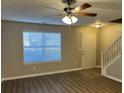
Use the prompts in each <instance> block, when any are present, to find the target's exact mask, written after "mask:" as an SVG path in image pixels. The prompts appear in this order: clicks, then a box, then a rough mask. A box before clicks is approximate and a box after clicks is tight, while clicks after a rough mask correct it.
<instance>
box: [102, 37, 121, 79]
mask: <svg viewBox="0 0 124 93" xmlns="http://www.w3.org/2000/svg"><path fill="white" fill-rule="evenodd" d="M121 40H122V39H121V35H119V36H118V37H117V38H115V39H114V40H113V41H112V42H111V43H110V44H109V45H108V46H107V47H105V49H104V50H103V51H102V52H101V74H102V75H103V76H106V77H111V76H109V75H108V74H107V71H108V70H109V69H108V68H110V67H111V66H112V65H113V64H114V63H115V62H118V61H117V60H118V59H121V51H122V47H121V44H122V43H121ZM115 69H118V68H115ZM113 73H114V72H113ZM120 73H121V72H120ZM113 78H115V77H113Z"/></svg>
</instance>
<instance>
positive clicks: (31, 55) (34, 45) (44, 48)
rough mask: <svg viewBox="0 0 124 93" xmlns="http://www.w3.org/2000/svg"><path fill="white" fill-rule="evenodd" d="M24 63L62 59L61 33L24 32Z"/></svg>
mask: <svg viewBox="0 0 124 93" xmlns="http://www.w3.org/2000/svg"><path fill="white" fill-rule="evenodd" d="M23 56H24V57H23V60H24V63H26V64H27V63H36V62H53V61H57V62H59V61H61V34H60V33H44V32H23Z"/></svg>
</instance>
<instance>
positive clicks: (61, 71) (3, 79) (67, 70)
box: [1, 68, 82, 81]
mask: <svg viewBox="0 0 124 93" xmlns="http://www.w3.org/2000/svg"><path fill="white" fill-rule="evenodd" d="M77 70H82V68H74V69H66V70H59V71H53V72H46V73H39V74H33V75H24V76H17V77H7V78H2V79H1V81H6V80H14V79H22V78H29V77H36V76H43V75H50V74H57V73H64V72H71V71H77Z"/></svg>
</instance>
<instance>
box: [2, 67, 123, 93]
mask: <svg viewBox="0 0 124 93" xmlns="http://www.w3.org/2000/svg"><path fill="white" fill-rule="evenodd" d="M121 89H122V87H121V83H119V82H116V81H113V80H111V79H108V78H106V77H102V76H101V75H100V69H88V70H81V71H72V72H67V73H61V74H54V75H46V76H39V77H32V78H26V79H17V80H10V81H4V82H2V91H1V93H121V92H122V91H121Z"/></svg>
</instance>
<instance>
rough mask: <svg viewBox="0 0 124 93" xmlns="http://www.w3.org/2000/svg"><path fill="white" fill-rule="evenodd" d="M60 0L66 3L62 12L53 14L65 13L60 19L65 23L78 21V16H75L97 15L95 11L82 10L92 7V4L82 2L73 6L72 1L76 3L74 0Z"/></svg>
mask: <svg viewBox="0 0 124 93" xmlns="http://www.w3.org/2000/svg"><path fill="white" fill-rule="evenodd" d="M62 2H63V3H65V4H67V7H65V8H64V9H63V12H62V14H59V15H55V16H60V15H65V14H66V16H65V17H64V18H62V21H63V22H64V23H66V24H73V23H76V22H77V21H78V18H77V17H75V16H89V17H95V16H97V13H86V12H82V10H84V9H87V8H90V7H92V5H90V4H88V3H84V4H82V5H80V6H78V7H73V6H72V5H73V4H74V3H76V0H62ZM46 8H51V7H46ZM51 9H54V10H58V11H61V10H59V9H56V8H51Z"/></svg>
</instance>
